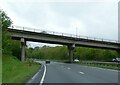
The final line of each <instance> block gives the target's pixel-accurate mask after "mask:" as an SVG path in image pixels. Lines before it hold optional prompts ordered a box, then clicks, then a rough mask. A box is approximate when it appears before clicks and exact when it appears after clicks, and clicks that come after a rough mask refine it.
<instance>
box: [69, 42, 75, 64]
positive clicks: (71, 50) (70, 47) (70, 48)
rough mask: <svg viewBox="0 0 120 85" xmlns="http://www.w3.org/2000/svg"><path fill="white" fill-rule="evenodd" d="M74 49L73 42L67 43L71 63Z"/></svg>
mask: <svg viewBox="0 0 120 85" xmlns="http://www.w3.org/2000/svg"><path fill="white" fill-rule="evenodd" d="M74 49H75V44H72V45H68V50H69V59H70V60H69V61H70V63H73V54H74Z"/></svg>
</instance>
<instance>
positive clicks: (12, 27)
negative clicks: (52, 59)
mask: <svg viewBox="0 0 120 85" xmlns="http://www.w3.org/2000/svg"><path fill="white" fill-rule="evenodd" d="M9 28H10V29H18V30H23V31H30V32H36V33H45V34H51V35H59V36H66V37H73V38H83V39H89V40H95V41H102V42H111V43H120V42H119V41H118V40H110V39H103V38H95V37H88V36H82V35H74V34H68V33H60V32H54V31H46V30H40V29H36V28H30V27H21V26H15V25H14V26H11V27H9Z"/></svg>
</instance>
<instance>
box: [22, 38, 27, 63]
mask: <svg viewBox="0 0 120 85" xmlns="http://www.w3.org/2000/svg"><path fill="white" fill-rule="evenodd" d="M25 46H26V41H25V39H24V38H21V61H22V62H24V61H25Z"/></svg>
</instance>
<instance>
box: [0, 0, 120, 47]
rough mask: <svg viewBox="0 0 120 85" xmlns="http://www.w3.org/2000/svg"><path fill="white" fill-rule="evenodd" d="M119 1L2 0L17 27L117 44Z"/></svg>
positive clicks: (2, 5)
mask: <svg viewBox="0 0 120 85" xmlns="http://www.w3.org/2000/svg"><path fill="white" fill-rule="evenodd" d="M118 1H119V0H69V1H68V0H58V1H57V0H49V2H48V1H47V0H44V1H43V0H0V7H1V8H2V9H3V10H4V11H6V13H7V14H8V16H9V17H10V18H11V20H12V21H13V24H14V25H19V26H26V27H35V28H37V29H42V30H50V31H56V32H63V33H70V34H76V28H77V34H78V35H84V36H91V37H97V38H105V39H112V40H118ZM27 44H28V45H30V46H41V45H43V44H38V43H30V42H29V43H27ZM52 46H53V45H52Z"/></svg>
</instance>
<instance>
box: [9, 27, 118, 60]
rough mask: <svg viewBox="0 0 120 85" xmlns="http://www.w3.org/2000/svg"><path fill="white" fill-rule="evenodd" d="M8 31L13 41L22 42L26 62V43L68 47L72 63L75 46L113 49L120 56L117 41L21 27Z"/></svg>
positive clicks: (22, 54)
mask: <svg viewBox="0 0 120 85" xmlns="http://www.w3.org/2000/svg"><path fill="white" fill-rule="evenodd" d="M8 31H9V33H10V36H11V37H12V39H15V40H20V41H21V47H22V48H21V60H22V61H25V46H26V41H34V42H42V43H51V44H61V45H67V46H68V50H69V57H70V62H73V52H74V48H75V46H82V47H90V48H100V49H111V50H116V51H117V52H118V54H119V55H120V42H118V41H116V40H107V39H100V38H92V37H86V36H79V35H72V34H66V33H58V32H52V31H42V30H37V29H31V28H27V27H19V26H14V27H9V29H8Z"/></svg>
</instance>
